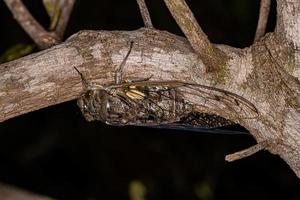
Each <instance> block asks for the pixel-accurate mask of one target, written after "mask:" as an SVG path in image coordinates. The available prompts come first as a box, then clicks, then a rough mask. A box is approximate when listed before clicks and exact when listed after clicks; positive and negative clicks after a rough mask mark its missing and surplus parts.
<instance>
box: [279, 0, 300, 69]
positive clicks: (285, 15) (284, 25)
mask: <svg viewBox="0 0 300 200" xmlns="http://www.w3.org/2000/svg"><path fill="white" fill-rule="evenodd" d="M276 33H277V34H278V35H280V36H282V37H283V38H285V40H286V41H287V42H288V43H290V44H292V45H293V47H294V48H295V49H296V50H297V51H298V57H297V60H298V62H299V63H300V55H299V54H300V53H299V52H300V1H299V0H277V24H276Z"/></svg>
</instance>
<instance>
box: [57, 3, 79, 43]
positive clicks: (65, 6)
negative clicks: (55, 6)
mask: <svg viewBox="0 0 300 200" xmlns="http://www.w3.org/2000/svg"><path fill="white" fill-rule="evenodd" d="M74 3H75V0H61V14H60V17H59V21H58V23H57V26H56V28H55V31H54V32H55V34H56V35H57V36H58V38H60V39H62V38H63V35H64V33H65V30H66V27H67V25H68V22H69V19H70V15H71V13H72V10H73V7H74Z"/></svg>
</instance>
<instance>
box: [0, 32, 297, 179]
mask: <svg viewBox="0 0 300 200" xmlns="http://www.w3.org/2000/svg"><path fill="white" fill-rule="evenodd" d="M271 36H272V34H268V35H266V37H264V40H269V41H268V46H269V47H270V48H274V47H275V49H274V51H273V50H272V51H271V50H270V51H269V52H271V53H269V52H268V50H266V47H265V43H263V42H264V41H259V42H257V43H255V45H253V46H252V47H250V48H246V49H244V50H242V49H234V48H230V47H228V46H225V45H220V46H217V48H218V49H219V51H222V53H223V54H226V56H228V57H230V58H231V59H230V61H229V62H226V60H225V61H223V62H224V63H225V64H224V66H223V69H224V71H228V72H229V73H227V74H226V75H224V71H221V72H219V73H218V72H216V73H215V76H210V75H211V74H212V73H208V72H207V71H206V69H205V66H204V64H203V62H202V60H200V59H199V55H198V54H196V53H195V52H194V50H193V49H192V48H191V47H190V45H189V43H188V42H187V41H186V40H185V39H183V38H182V37H179V36H176V35H173V34H170V33H167V32H164V31H158V30H155V29H140V30H137V31H131V32H117V31H115V32H108V31H98V32H97V31H81V32H79V33H77V34H75V35H73V36H72V37H70V38H69V39H68V40H67V41H66V42H64V43H62V44H60V45H57V46H55V47H52V48H50V49H47V50H44V51H41V52H39V53H36V54H32V55H29V56H26V57H23V58H21V59H18V60H15V61H12V62H9V63H5V64H2V65H0V122H1V121H5V120H7V119H10V118H12V117H16V116H18V115H21V114H24V113H28V112H31V111H34V110H38V109H41V108H44V107H48V106H50V105H55V104H58V103H61V102H64V101H69V100H72V99H76V98H78V97H79V96H80V95H81V93H82V92H83V85H82V80H81V78H80V76H79V75H78V73H77V72H76V70H75V69H74V67H76V68H77V69H79V71H80V72H81V73H82V74H83V75H84V77H85V78H86V79H87V80H88V81H91V80H93V81H96V82H97V84H101V85H108V84H112V83H114V74H115V72H116V69H118V66H120V63H122V61H123V60H124V57H125V56H126V54H127V53H128V46H129V44H130V42H131V41H133V42H134V44H133V48H132V51H131V53H130V56H129V57H128V60H127V62H126V64H125V66H124V73H125V74H124V76H125V77H126V78H127V79H129V80H137V79H139V80H140V79H143V78H149V77H151V75H152V78H151V80H152V81H162V80H163V81H167V80H178V81H184V82H192V83H197V84H202V85H207V86H212V87H215V88H220V89H225V90H228V91H230V92H232V93H235V94H236V95H239V96H242V97H243V98H244V99H246V100H248V101H250V102H252V103H254V104H255V107H256V108H257V110H258V111H259V115H258V116H257V115H256V116H248V115H247V114H249V113H250V112H251V111H250V110H248V111H249V112H244V114H246V116H242V115H240V116H237V117H236V118H234V120H236V122H238V123H240V124H241V125H243V126H244V127H245V128H247V129H248V130H249V131H250V132H251V134H252V135H253V136H254V137H255V138H256V139H257V141H265V140H266V141H272V140H274V139H276V138H279V139H281V141H282V142H281V143H280V144H276V145H274V146H272V148H269V147H268V148H267V149H268V150H269V151H270V152H272V153H274V154H278V155H280V156H281V158H283V159H284V160H285V161H286V162H287V163H288V164H289V165H290V167H291V168H292V169H293V170H294V172H295V173H296V174H297V175H298V177H300V145H299V144H300V133H299V130H300V123H298V122H299V121H300V113H299V104H300V103H299V97H298V96H297V95H296V94H297V91H299V89H300V85H299V84H298V85H297V84H295V88H291V87H288V85H289V84H288V83H289V82H295V80H294V78H291V77H290V76H281V74H283V73H284V72H283V70H284V69H283V68H280V67H278V66H277V64H276V63H275V64H274V59H273V58H275V57H277V56H276V54H274V56H271V55H270V54H273V53H272V52H275V53H277V54H279V55H281V57H280V59H282V61H284V60H285V62H289V55H286V56H285V54H283V53H282V52H284V51H283V50H281V49H280V48H276V47H277V45H272V42H273V41H274V37H271ZM62 55H64V56H62ZM219 59H220V58H219ZM208 65H210V64H209V63H208ZM262 66H263V67H262ZM274 71H276V73H272V72H274ZM270 73H272V76H265V74H270ZM221 76H223V77H224V76H226V79H225V81H221V82H218V78H219V77H221ZM226 80H229V81H226ZM277 80H282V81H277ZM282 82H284V83H285V84H282ZM264 84H268V85H267V86H264ZM261 85H263V86H264V87H261ZM181 91H182V90H181ZM187 92H190V93H187V95H188V96H186V100H187V101H189V102H191V103H192V104H193V103H197V104H196V105H199V106H197V109H199V110H196V111H197V112H198V111H199V112H204V113H212V112H213V113H214V114H219V115H221V116H224V117H229V119H231V118H230V117H231V115H230V113H235V114H237V113H240V111H241V112H242V111H243V110H240V109H243V107H242V106H243V105H241V103H243V102H238V101H237V102H236V104H235V105H233V104H229V106H227V107H226V105H225V106H224V104H222V103H221V102H225V103H230V100H231V99H230V98H228V97H229V96H230V94H232V93H229V92H228V93H223V94H224V96H222V97H220V96H217V95H216V96H212V95H211V94H210V92H211V91H205V90H200V91H199V92H200V93H198V95H193V94H192V92H191V91H187ZM206 94H208V96H205V95H206ZM272 94H276V98H274V95H272ZM197 96H198V97H197ZM205 97H208V98H205ZM223 97H224V98H225V99H224V100H225V101H222V100H221V99H220V98H223ZM226 98H228V99H226ZM219 99H220V100H219ZM211 100H213V103H212V104H211V105H210V104H209V103H210V102H212V101H211Z"/></svg>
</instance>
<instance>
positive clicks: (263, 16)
mask: <svg viewBox="0 0 300 200" xmlns="http://www.w3.org/2000/svg"><path fill="white" fill-rule="evenodd" d="M270 5H271V0H261V1H260V9H259V18H258V23H257V27H256V33H255V38H254V42H257V41H258V40H259V39H260V38H261V37H263V36H264V35H265V32H266V27H267V23H268V16H269V11H270Z"/></svg>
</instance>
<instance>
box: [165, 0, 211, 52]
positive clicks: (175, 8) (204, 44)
mask: <svg viewBox="0 0 300 200" xmlns="http://www.w3.org/2000/svg"><path fill="white" fill-rule="evenodd" d="M164 1H165V3H166V5H167V7H168V9H169V10H170V12H171V14H172V16H173V17H174V19H175V21H176V22H177V24H178V25H179V27H180V28H181V30H182V31H183V33H184V34H185V36H186V37H187V39H188V40H189V42H190V44H191V45H192V47H193V49H194V50H195V51H196V52H197V53H199V54H200V55H204V54H205V55H206V56H207V55H209V56H213V55H212V53H213V46H212V44H211V43H210V41H209V40H208V38H207V36H206V34H205V33H204V32H203V31H202V29H201V27H200V26H199V24H198V22H197V20H196V19H195V17H194V15H193V13H192V11H191V10H190V9H189V7H188V5H187V4H186V2H185V1H184V0H164Z"/></svg>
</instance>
